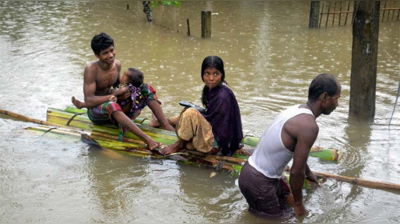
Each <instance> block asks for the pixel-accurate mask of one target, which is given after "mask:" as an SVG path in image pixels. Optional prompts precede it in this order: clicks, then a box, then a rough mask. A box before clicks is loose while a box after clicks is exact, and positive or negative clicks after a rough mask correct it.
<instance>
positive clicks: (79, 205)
mask: <svg viewBox="0 0 400 224" xmlns="http://www.w3.org/2000/svg"><path fill="white" fill-rule="evenodd" d="M126 4H128V3H127V2H71V1H70V2H15V1H1V2H0V52H2V53H1V54H0V64H1V66H0V78H1V80H2V81H1V82H0V99H1V100H0V102H1V103H0V107H1V108H2V109H7V110H10V111H14V112H17V113H21V114H24V115H27V116H31V117H34V118H37V119H45V116H46V109H47V108H48V107H57V108H63V107H65V106H68V105H71V103H70V97H71V96H72V95H75V96H76V97H77V98H79V99H83V93H82V82H83V79H82V78H83V77H82V74H83V68H84V67H85V65H86V64H87V63H89V62H91V61H94V60H95V59H96V58H95V57H94V56H93V53H92V51H91V49H90V44H89V43H90V40H91V38H92V37H93V35H95V34H96V33H99V32H102V31H104V32H106V33H108V34H110V35H111V36H112V37H113V38H114V39H115V45H116V52H117V58H118V59H119V60H120V61H121V63H122V69H123V70H124V69H126V68H128V67H136V68H139V69H141V70H142V71H143V72H144V74H145V82H149V83H151V84H152V85H153V86H154V87H155V88H156V90H157V94H158V96H159V98H160V99H161V101H162V102H163V104H162V106H163V110H164V111H165V113H166V114H167V115H168V116H171V115H176V114H178V113H179V112H180V110H181V108H180V106H179V105H178V102H179V101H180V100H188V101H192V102H194V103H197V104H200V93H201V90H202V82H201V78H200V63H201V61H202V60H203V59H204V57H206V56H208V55H212V54H215V55H219V56H221V57H222V59H223V60H224V62H225V67H226V80H227V81H228V83H229V86H230V87H231V88H232V90H233V91H234V93H235V95H236V96H237V98H238V102H239V105H240V109H241V113H242V121H243V127H244V129H246V130H249V131H250V132H252V133H253V134H255V135H260V134H261V133H262V132H263V130H264V128H265V127H266V126H267V125H268V123H269V122H271V121H272V119H273V118H274V117H275V116H276V115H277V114H278V113H279V111H281V110H282V109H284V108H286V107H288V106H290V105H293V104H300V103H304V102H305V101H306V95H307V90H308V85H309V84H310V82H311V80H312V78H313V77H314V76H315V75H317V74H318V73H322V72H325V73H331V74H334V75H335V76H336V77H337V78H338V80H339V81H340V83H341V85H342V97H341V99H340V102H339V104H340V105H339V107H338V108H337V110H336V111H334V112H333V113H332V114H331V115H330V116H321V117H319V118H318V119H317V122H318V124H319V126H320V133H319V137H318V139H317V142H316V145H319V146H325V147H333V148H338V149H340V150H342V151H343V152H344V158H343V160H342V161H340V162H339V163H338V164H335V163H329V162H322V161H319V160H318V159H316V158H309V160H308V163H309V165H310V167H311V168H312V169H315V170H318V171H322V172H328V173H334V174H339V175H345V176H350V177H360V178H364V179H370V180H375V181H387V182H394V183H395V182H397V183H398V182H399V181H398V180H397V177H398V176H399V175H400V165H399V164H400V155H399V150H397V149H398V147H399V145H400V137H399V136H400V135H399V131H400V128H399V125H400V112H398V110H397V111H396V112H395V114H394V117H393V120H392V126H391V128H390V129H389V128H388V126H387V124H388V122H389V118H390V116H391V112H392V109H393V103H394V100H395V95H396V91H397V86H398V80H399V76H400V74H399V72H398V71H400V63H399V58H400V55H399V46H400V43H399V36H400V28H399V23H398V22H384V23H381V24H380V34H379V48H378V49H379V52H378V80H377V96H376V108H377V110H376V117H375V120H374V122H372V123H367V122H363V121H359V120H357V119H355V118H351V117H350V118H349V117H348V103H349V88H350V87H349V86H350V81H349V80H350V69H351V64H350V62H351V47H352V31H351V26H341V27H328V28H321V29H308V28H307V26H308V15H309V12H308V10H309V3H307V2H300V1H297V2H249V1H245V2H182V6H181V7H180V8H168V7H160V8H157V9H154V11H153V13H154V22H153V23H147V22H146V18H145V15H144V13H143V12H142V5H141V3H140V2H134V3H132V2H129V4H130V9H129V10H127V9H126ZM205 9H208V10H212V12H213V13H214V14H213V16H212V38H211V39H208V40H203V39H201V38H200V12H201V10H205ZM187 19H189V21H190V28H191V34H192V35H191V36H190V37H188V36H186V32H187V27H186V20H187ZM142 116H144V117H146V116H147V117H149V116H150V115H149V111H148V110H146V111H144V114H143V115H142ZM1 118H2V119H0V130H1V133H4V134H3V135H2V136H0V139H1V141H0V148H2V150H0V164H1V165H0V180H1V183H0V197H1V198H2V203H0V220H4V221H6V222H43V221H49V222H51V221H56V220H59V219H60V218H62V219H63V220H68V221H76V222H82V221H83V222H93V221H96V222H97V221H98V222H118V221H120V222H133V221H136V222H138V221H139V222H140V221H141V222H145V221H152V222H266V221H267V222H269V221H270V220H264V219H261V218H259V217H254V216H253V215H251V214H249V213H248V212H247V204H246V202H245V200H244V198H243V197H242V196H241V194H240V191H239V189H238V187H237V183H236V180H237V176H234V175H232V174H229V173H220V174H218V175H217V176H216V177H214V178H210V177H209V175H210V173H211V170H209V169H200V168H198V167H191V166H185V165H180V164H177V163H176V162H175V161H160V160H151V159H146V158H133V157H130V156H127V155H126V154H121V153H116V152H112V151H104V150H98V149H96V148H88V147H87V146H86V145H85V144H83V143H80V142H79V140H78V139H63V138H60V137H58V138H57V137H50V135H49V136H43V137H37V136H36V135H34V136H32V135H30V134H28V133H25V132H21V131H20V130H21V129H22V128H23V127H26V126H28V125H30V124H24V123H21V122H17V121H14V120H8V119H3V118H4V117H1ZM304 198H305V203H306V204H305V205H306V207H307V209H309V211H310V212H309V214H308V215H307V216H306V217H304V218H303V219H299V220H298V219H292V220H290V221H292V222H364V221H371V222H382V221H384V222H385V221H386V222H387V221H390V222H393V221H394V222H396V221H397V222H398V221H400V216H399V215H398V212H397V210H398V206H397V205H398V203H399V202H400V197H399V194H398V193H393V192H385V191H381V190H373V189H368V188H362V187H358V186H354V185H351V184H348V183H341V182H337V181H335V180H328V181H327V182H326V183H325V184H324V186H323V187H321V188H319V189H316V190H313V191H307V192H305V197H304ZM70 214H74V215H72V216H71V215H70ZM271 222H272V221H271Z"/></svg>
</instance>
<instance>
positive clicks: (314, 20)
mask: <svg viewBox="0 0 400 224" xmlns="http://www.w3.org/2000/svg"><path fill="white" fill-rule="evenodd" d="M319 7H320V2H319V1H312V2H311V8H310V19H309V22H308V27H309V28H315V27H318V21H319Z"/></svg>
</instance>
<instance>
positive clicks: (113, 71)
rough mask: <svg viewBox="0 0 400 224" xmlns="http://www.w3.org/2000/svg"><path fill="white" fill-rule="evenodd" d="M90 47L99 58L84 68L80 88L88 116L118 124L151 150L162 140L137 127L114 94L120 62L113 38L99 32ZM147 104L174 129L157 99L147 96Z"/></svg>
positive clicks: (97, 120)
mask: <svg viewBox="0 0 400 224" xmlns="http://www.w3.org/2000/svg"><path fill="white" fill-rule="evenodd" d="M91 47H92V50H93V52H94V55H95V56H96V57H97V58H98V59H99V60H98V61H95V62H92V63H90V64H89V65H88V66H86V68H85V71H84V83H83V92H84V96H85V103H86V106H87V108H88V117H89V119H90V120H91V121H92V122H93V123H94V124H104V123H110V122H112V123H114V124H116V125H118V124H119V125H121V126H122V127H124V128H125V129H126V130H128V131H130V132H132V133H133V134H134V135H136V136H138V137H139V138H140V139H142V140H143V141H144V142H145V143H146V144H147V147H148V149H150V150H153V149H156V148H158V147H160V146H161V143H158V142H156V141H154V140H153V139H151V138H150V137H149V136H148V135H146V134H145V133H144V132H143V131H142V130H140V128H138V127H137V126H136V125H135V124H134V123H133V121H132V120H131V119H130V118H129V117H127V116H126V115H125V114H124V112H123V111H122V109H121V107H120V106H119V105H118V104H117V103H116V96H115V95H113V93H114V90H115V88H116V87H117V86H118V85H119V83H120V77H119V74H120V71H121V63H120V62H119V61H117V60H115V48H114V40H113V39H112V38H111V37H110V36H109V35H107V34H105V33H100V34H98V35H96V36H94V37H93V39H92V42H91ZM128 94H129V93H128ZM125 97H127V96H125ZM72 102H73V103H74V104H75V103H77V102H78V101H77V100H75V98H74V97H72ZM148 106H149V107H150V109H151V110H152V111H153V113H154V114H155V116H156V117H157V119H158V120H159V121H160V123H162V127H164V129H171V128H172V129H173V127H172V126H170V125H169V123H168V121H167V119H166V118H165V116H164V114H163V112H162V109H161V106H160V104H159V103H158V102H157V101H156V100H150V101H149V104H148Z"/></svg>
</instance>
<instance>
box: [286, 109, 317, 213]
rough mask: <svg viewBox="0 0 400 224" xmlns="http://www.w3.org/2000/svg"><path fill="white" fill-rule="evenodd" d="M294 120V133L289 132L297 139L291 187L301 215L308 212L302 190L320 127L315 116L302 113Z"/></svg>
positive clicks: (295, 203) (296, 206)
mask: <svg viewBox="0 0 400 224" xmlns="http://www.w3.org/2000/svg"><path fill="white" fill-rule="evenodd" d="M294 122H296V125H295V128H294V129H292V130H290V131H291V132H292V133H289V134H291V135H292V136H293V137H295V138H296V139H297V142H296V146H295V150H294V156H293V165H292V168H291V170H290V188H291V190H292V193H293V198H294V210H295V213H296V216H300V215H303V214H305V213H306V210H305V207H304V205H303V192H302V190H303V184H304V178H305V177H306V176H305V175H306V168H307V167H308V166H307V159H308V154H309V152H310V148H311V147H312V145H313V144H314V142H315V140H316V138H317V136H318V130H319V129H318V126H317V124H316V123H315V120H314V118H313V117H311V116H309V115H300V116H298V117H297V118H296V120H295V121H294Z"/></svg>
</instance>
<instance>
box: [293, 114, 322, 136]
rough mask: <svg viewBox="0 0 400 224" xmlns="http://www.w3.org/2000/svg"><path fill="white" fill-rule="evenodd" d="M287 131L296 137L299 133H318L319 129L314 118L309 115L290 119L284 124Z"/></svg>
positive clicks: (300, 115)
mask: <svg viewBox="0 0 400 224" xmlns="http://www.w3.org/2000/svg"><path fill="white" fill-rule="evenodd" d="M285 126H286V127H288V131H289V132H290V133H292V134H293V135H294V136H298V135H300V134H301V133H304V132H307V133H318V131H319V127H318V124H317V122H316V121H315V117H314V116H313V115H311V114H299V115H297V116H295V117H292V118H290V119H289V120H288V121H287V122H286V124H285Z"/></svg>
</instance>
